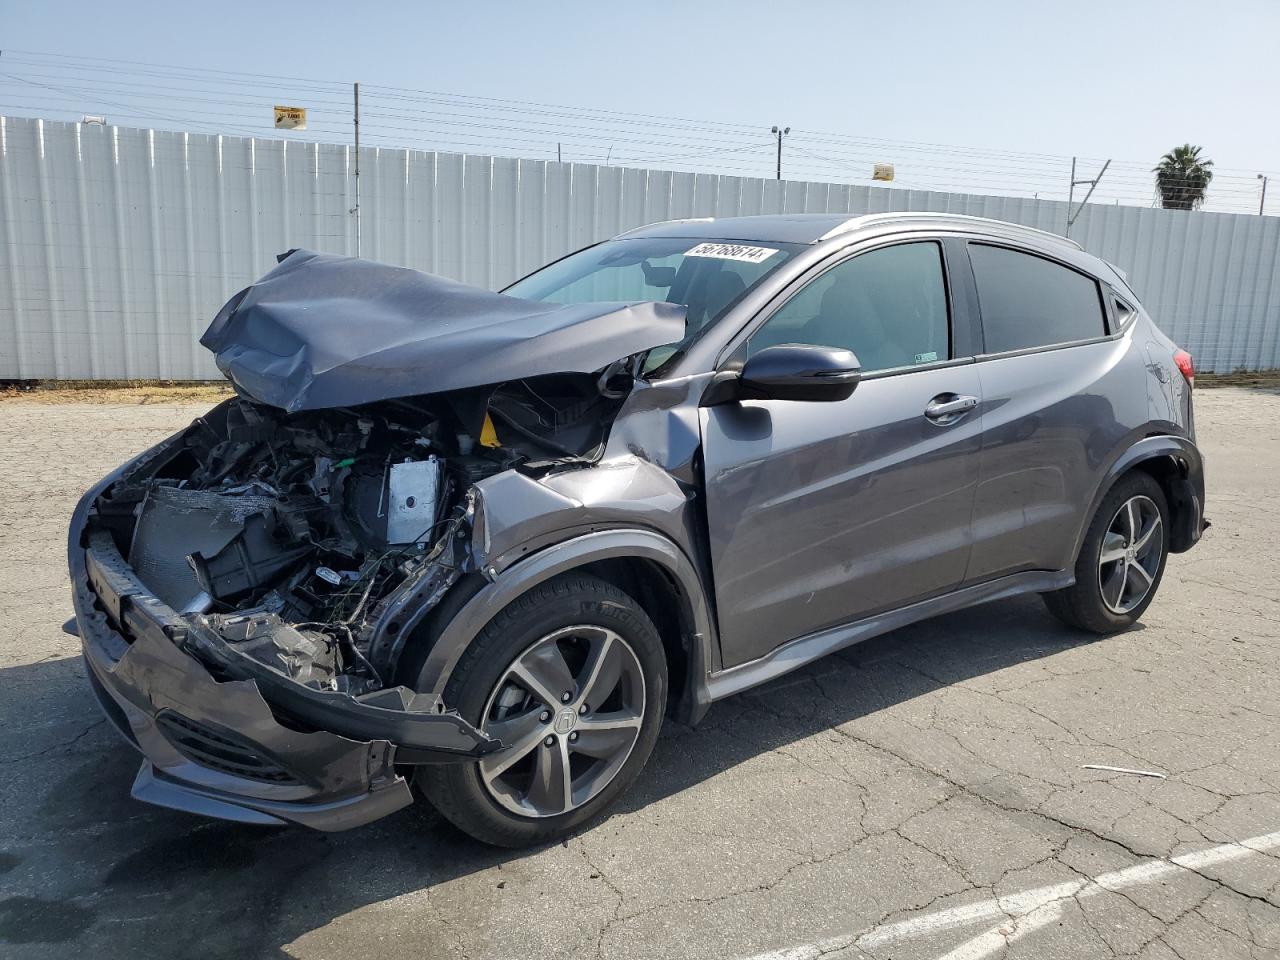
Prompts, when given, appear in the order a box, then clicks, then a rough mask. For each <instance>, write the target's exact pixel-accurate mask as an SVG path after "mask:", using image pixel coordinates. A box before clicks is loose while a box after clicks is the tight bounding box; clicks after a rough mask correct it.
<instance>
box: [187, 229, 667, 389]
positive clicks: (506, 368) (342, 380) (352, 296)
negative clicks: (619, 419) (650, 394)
mask: <svg viewBox="0 0 1280 960" xmlns="http://www.w3.org/2000/svg"><path fill="white" fill-rule="evenodd" d="M684 318H685V308H684V307H683V306H679V305H676V304H670V303H582V304H556V303H540V302H535V301H532V300H521V299H519V298H517V297H508V296H503V295H502V294H499V293H489V292H488V291H486V290H481V289H479V288H477V287H471V286H467V285H466V284H462V283H456V282H454V281H452V280H445V279H443V278H441V277H435V276H431V275H430V274H425V273H419V272H418V271H416V270H409V269H406V268H403V267H392V266H387V265H385V264H380V263H375V262H373V261H370V260H358V259H355V258H353V257H341V256H336V255H333V254H321V253H312V252H310V251H306V250H295V251H292V252H291V253H290V254H288V255H287V256H285V257H284V258H283V259H282V260H281V262H280V264H279V266H277V267H276V268H275V269H274V270H272V271H271V272H270V273H268V274H267V275H266V276H264V277H263V278H262V279H261V280H259V281H258V282H257V283H255V284H253V285H252V286H250V287H247V288H246V289H245V290H243V291H241V292H240V293H238V294H236V296H234V297H232V298H231V300H229V301H228V302H227V304H226V306H224V307H223V308H222V310H221V311H219V313H218V315H217V317H216V318H215V319H214V321H213V323H212V324H211V325H210V326H209V329H208V330H206V331H205V334H204V336H203V337H201V338H200V342H201V343H202V344H203V345H204V346H205V347H207V348H208V349H209V350H211V351H213V353H214V356H215V358H216V361H217V364H218V368H219V369H220V370H221V371H222V372H223V373H224V374H226V375H227V377H228V378H230V379H231V381H232V382H233V383H235V384H236V386H237V387H238V388H239V389H240V391H241V392H242V393H245V394H247V395H248V396H249V397H251V398H252V399H254V400H257V401H259V402H261V403H266V404H270V405H272V406H276V407H280V408H282V409H284V410H287V411H289V412H291V413H292V412H296V411H299V410H322V409H327V408H332V407H342V406H354V405H357V404H362V403H372V402H374V401H377V400H390V399H394V398H397V397H406V396H414V395H417V394H425V393H439V392H443V391H447V390H461V389H465V388H469V387H479V386H485V385H487V384H493V383H501V382H503V381H507V380H516V379H521V378H523V377H532V376H539V375H543V374H551V373H591V372H593V371H596V370H599V369H601V368H603V367H605V366H608V365H609V364H610V363H612V362H614V361H615V360H619V359H621V358H623V357H628V356H631V355H632V354H635V353H640V352H642V351H645V350H651V349H653V348H654V347H658V346H662V345H664V344H668V343H674V342H676V341H678V340H680V339H681V338H682V337H683V336H684Z"/></svg>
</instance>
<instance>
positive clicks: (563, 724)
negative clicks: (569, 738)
mask: <svg viewBox="0 0 1280 960" xmlns="http://www.w3.org/2000/svg"><path fill="white" fill-rule="evenodd" d="M577 722H578V711H577V710H574V709H573V708H572V707H566V708H565V709H563V710H561V711H560V712H559V713H558V714H556V722H555V731H556V733H558V734H560V735H561V736H563V735H565V734H566V733H568V732H569V731H570V730H572V729H573V725H574V724H575V723H577Z"/></svg>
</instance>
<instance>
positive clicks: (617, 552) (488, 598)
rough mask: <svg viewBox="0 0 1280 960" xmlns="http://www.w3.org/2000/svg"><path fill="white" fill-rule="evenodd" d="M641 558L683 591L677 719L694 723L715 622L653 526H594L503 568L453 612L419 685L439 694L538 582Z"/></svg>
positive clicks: (705, 702)
mask: <svg viewBox="0 0 1280 960" xmlns="http://www.w3.org/2000/svg"><path fill="white" fill-rule="evenodd" d="M616 558H640V559H643V560H649V561H652V562H654V563H657V564H658V565H659V566H661V567H662V568H663V569H664V570H665V571H666V572H667V573H668V574H669V575H670V576H671V577H672V578H673V579H674V580H675V581H676V582H677V583H678V584H679V585H680V589H681V591H682V593H683V594H684V598H685V602H686V606H687V610H686V611H685V612H686V614H687V615H688V620H689V622H690V623H691V624H692V628H693V629H692V635H691V636H689V637H688V638H686V639H687V640H688V646H689V651H688V652H689V666H688V670H689V674H688V677H687V683H686V684H685V690H686V695H685V702H683V703H682V704H680V707H679V711H678V712H679V714H680V715H681V719H684V720H687V721H688V722H690V723H693V722H696V721H697V719H699V718H700V717H701V716H702V714H703V713H705V712H706V708H707V707H708V706H709V705H710V702H711V701H710V695H709V692H708V687H707V677H708V676H709V675H710V671H711V669H712V667H713V665H714V663H715V662H716V661H715V657H714V655H713V651H714V650H715V644H716V629H715V622H714V619H713V617H712V613H711V606H710V604H709V602H708V599H707V596H706V592H705V590H704V587H703V583H702V578H701V577H700V576H699V575H698V572H697V568H696V567H695V566H694V564H693V562H692V561H691V560H690V559H689V557H688V556H687V555H686V554H685V552H684V551H683V550H681V549H680V547H679V546H678V545H677V544H676V543H675V542H674V541H672V540H670V539H669V538H667V537H665V536H663V535H662V534H659V533H655V532H654V531H651V530H644V529H639V528H624V529H612V530H598V531H595V532H592V533H587V534H582V535H580V536H576V537H573V538H571V539H568V540H563V541H561V542H559V543H557V544H554V545H553V546H549V547H546V548H544V549H542V550H539V551H538V552H537V553H534V554H531V555H530V556H528V557H525V558H523V559H521V560H520V561H518V562H517V563H514V564H512V565H511V566H509V567H507V568H506V569H505V570H503V571H502V572H501V573H499V574H498V575H497V577H496V578H494V579H493V580H491V581H490V582H489V583H486V584H485V585H484V586H483V587H482V588H481V589H480V590H479V591H478V592H477V593H476V594H475V596H473V597H471V598H470V599H469V600H468V601H467V602H466V603H465V604H464V605H463V606H462V609H461V610H459V611H458V612H457V614H455V615H454V616H453V618H452V619H451V620H450V621H449V623H448V624H447V625H446V626H445V627H444V629H443V630H442V631H441V632H440V635H439V636H438V637H437V638H436V642H435V643H434V644H433V645H432V648H431V651H430V652H429V653H428V654H427V658H426V660H425V661H424V663H423V665H422V671H421V674H420V675H419V679H418V683H417V687H418V689H420V690H422V691H427V692H431V693H434V694H436V695H437V696H440V695H443V693H444V688H445V686H446V685H447V684H448V682H449V678H450V676H451V675H452V674H453V669H454V667H455V666H456V665H457V663H458V660H459V659H460V658H461V657H462V654H463V651H465V650H466V649H467V647H468V646H469V645H470V643H471V642H472V640H474V639H475V637H476V636H477V635H478V634H479V633H480V631H481V630H483V629H484V628H485V626H486V625H487V624H488V623H489V621H490V620H492V619H493V618H494V617H495V616H496V615H497V614H498V612H499V611H501V610H502V609H503V608H504V607H505V606H507V604H509V603H511V602H512V601H513V600H515V599H516V598H517V597H519V596H521V595H522V594H524V593H526V592H528V591H529V590H531V589H532V588H533V587H536V586H537V585H538V584H540V583H542V582H544V581H546V580H549V579H551V578H552V577H554V576H557V575H558V574H561V573H565V572H567V571H569V570H573V569H575V568H577V567H581V566H583V565H584V564H587V563H592V562H594V561H597V560H610V559H616Z"/></svg>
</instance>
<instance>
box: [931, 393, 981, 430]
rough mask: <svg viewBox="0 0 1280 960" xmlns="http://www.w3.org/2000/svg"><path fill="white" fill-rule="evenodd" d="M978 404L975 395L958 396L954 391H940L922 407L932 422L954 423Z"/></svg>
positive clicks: (941, 423)
mask: <svg viewBox="0 0 1280 960" xmlns="http://www.w3.org/2000/svg"><path fill="white" fill-rule="evenodd" d="M977 406H978V398H977V397H966V396H958V395H956V394H954V393H940V394H938V395H937V396H936V397H934V398H933V399H932V400H930V401H929V405H928V406H927V407H925V408H924V415H925V417H926V418H928V419H929V420H931V421H932V422H933V423H936V424H939V425H945V424H948V423H955V422H956V421H957V420H959V419H960V418H961V417H963V416H964V415H965V414H966V413H968V412H969V411H970V410H973V409H975V408H976V407H977Z"/></svg>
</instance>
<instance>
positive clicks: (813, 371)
mask: <svg viewBox="0 0 1280 960" xmlns="http://www.w3.org/2000/svg"><path fill="white" fill-rule="evenodd" d="M861 377H862V369H861V367H860V365H859V364H858V358H857V357H856V356H854V354H853V352H852V351H850V350H843V349H841V348H839V347H817V346H813V345H811V344H806V343H783V344H779V345H778V346H775V347H766V348H765V349H763V350H761V351H760V352H759V353H757V354H756V355H755V356H753V357H751V358H750V359H749V360H747V362H746V363H745V364H743V366H742V369H741V370H725V371H721V372H720V373H718V374H716V376H715V378H714V379H713V380H712V381H711V383H710V385H708V387H707V390H706V392H705V393H704V394H703V395H702V404H701V405H702V406H704V407H712V406H716V405H718V404H722V403H731V402H733V401H736V400H807V401H810V402H830V401H834V400H844V399H846V398H847V397H848V396H849V395H850V394H852V393H853V391H854V389H855V388H856V387H857V386H858V381H859V380H860V379H861Z"/></svg>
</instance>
